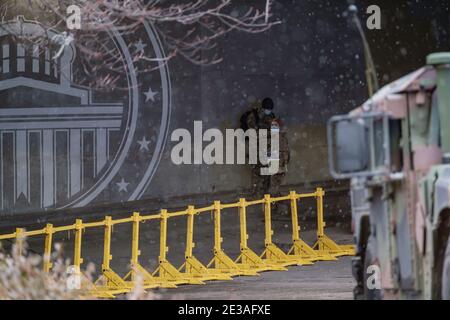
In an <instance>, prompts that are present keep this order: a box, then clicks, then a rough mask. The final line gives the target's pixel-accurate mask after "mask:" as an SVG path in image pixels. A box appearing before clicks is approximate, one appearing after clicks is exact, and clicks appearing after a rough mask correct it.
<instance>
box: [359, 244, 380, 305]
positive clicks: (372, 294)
mask: <svg viewBox="0 0 450 320" xmlns="http://www.w3.org/2000/svg"><path fill="white" fill-rule="evenodd" d="M374 241H375V240H374V239H373V237H369V241H368V242H367V247H366V254H365V257H364V270H363V273H364V276H363V279H364V283H363V287H364V299H365V300H380V299H381V290H380V289H369V288H368V287H367V279H368V278H369V274H367V269H368V268H369V267H370V266H371V265H372V264H373V256H374V255H373V252H374Z"/></svg>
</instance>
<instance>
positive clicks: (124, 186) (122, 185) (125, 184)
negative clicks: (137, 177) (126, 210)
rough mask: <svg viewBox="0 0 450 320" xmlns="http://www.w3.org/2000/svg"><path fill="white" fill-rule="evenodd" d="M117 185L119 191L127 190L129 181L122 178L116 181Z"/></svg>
mask: <svg viewBox="0 0 450 320" xmlns="http://www.w3.org/2000/svg"><path fill="white" fill-rule="evenodd" d="M116 185H117V187H119V192H122V191H125V192H128V185H129V183H128V182H126V181H125V179H124V178H122V181H120V182H117V183H116Z"/></svg>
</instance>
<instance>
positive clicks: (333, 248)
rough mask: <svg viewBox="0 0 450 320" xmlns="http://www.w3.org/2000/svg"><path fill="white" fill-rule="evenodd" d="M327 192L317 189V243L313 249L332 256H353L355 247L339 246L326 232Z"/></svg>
mask: <svg viewBox="0 0 450 320" xmlns="http://www.w3.org/2000/svg"><path fill="white" fill-rule="evenodd" d="M324 195H325V192H324V191H323V189H322V188H317V191H316V201H317V242H316V243H315V244H314V246H313V248H314V249H316V250H317V251H318V252H319V253H321V254H332V255H334V256H336V257H339V256H353V255H355V246H353V245H338V244H337V243H336V242H334V241H333V240H331V239H330V238H329V237H328V236H327V235H326V234H325V232H324V229H325V225H326V224H325V220H324V219H323V197H324Z"/></svg>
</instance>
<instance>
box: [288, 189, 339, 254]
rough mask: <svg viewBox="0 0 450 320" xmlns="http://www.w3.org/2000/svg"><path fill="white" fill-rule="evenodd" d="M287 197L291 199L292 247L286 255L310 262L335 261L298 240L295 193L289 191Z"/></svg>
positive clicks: (298, 229) (298, 230) (298, 228)
mask: <svg viewBox="0 0 450 320" xmlns="http://www.w3.org/2000/svg"><path fill="white" fill-rule="evenodd" d="M289 196H290V198H291V200H290V201H291V216H292V241H293V245H292V247H291V249H290V250H289V252H288V255H292V256H295V257H299V258H303V259H308V260H311V261H319V260H337V259H336V258H335V257H334V256H333V255H330V254H327V253H320V252H318V251H317V250H314V249H313V248H311V247H310V246H309V245H308V244H307V243H306V242H305V241H303V240H302V239H301V238H300V227H299V224H298V210H297V193H296V192H295V191H291V192H290V194H289Z"/></svg>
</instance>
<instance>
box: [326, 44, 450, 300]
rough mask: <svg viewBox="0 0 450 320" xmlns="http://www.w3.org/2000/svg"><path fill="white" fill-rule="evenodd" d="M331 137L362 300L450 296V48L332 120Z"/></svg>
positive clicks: (333, 166) (331, 156)
mask: <svg viewBox="0 0 450 320" xmlns="http://www.w3.org/2000/svg"><path fill="white" fill-rule="evenodd" d="M328 140H329V165H330V171H331V174H332V176H333V177H334V178H335V179H350V181H351V184H350V189H351V192H350V193H351V201H352V203H351V205H352V230H353V233H354V240H355V243H356V248H357V249H356V257H355V258H354V259H353V262H352V269H353V275H354V277H355V279H356V282H357V286H356V288H355V291H354V293H355V298H358V299H359V298H365V299H380V298H381V299H446V300H448V299H450V239H449V233H450V52H448V53H434V54H431V55H429V56H428V57H427V66H425V67H423V68H421V69H419V70H417V71H415V72H413V73H411V74H409V75H407V76H405V77H403V78H401V79H399V80H397V81H395V82H393V83H391V84H388V85H387V86H385V87H383V88H382V89H381V90H379V91H377V92H376V93H375V94H374V95H373V96H372V97H371V98H370V99H369V100H368V101H367V102H365V103H364V104H363V105H362V106H361V107H359V108H357V109H356V110H353V111H352V112H350V114H348V115H343V116H336V117H333V118H332V119H330V121H329V123H328ZM373 266H375V267H373ZM377 284H378V285H377Z"/></svg>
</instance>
